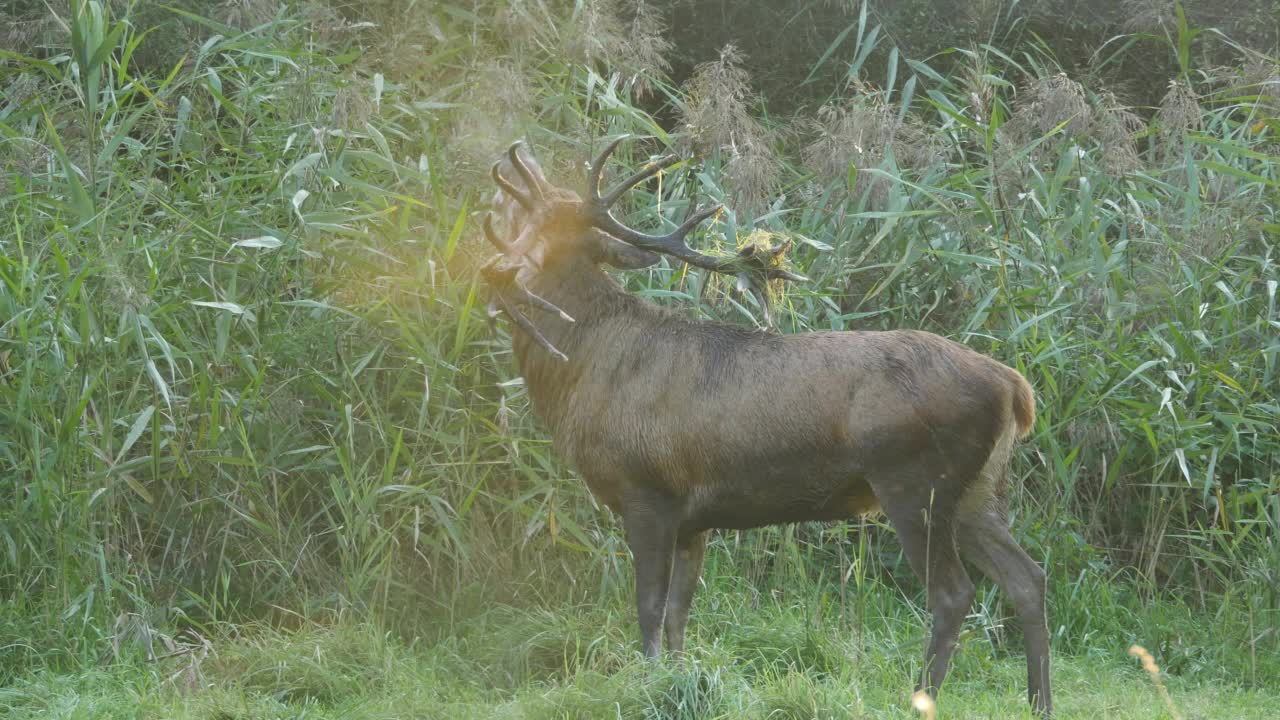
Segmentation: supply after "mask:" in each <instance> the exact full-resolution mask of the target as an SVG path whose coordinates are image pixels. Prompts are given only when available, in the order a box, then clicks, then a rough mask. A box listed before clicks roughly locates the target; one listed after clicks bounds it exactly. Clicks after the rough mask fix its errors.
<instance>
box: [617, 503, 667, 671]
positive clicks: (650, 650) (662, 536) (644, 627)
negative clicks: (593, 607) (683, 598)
mask: <svg viewBox="0 0 1280 720" xmlns="http://www.w3.org/2000/svg"><path fill="white" fill-rule="evenodd" d="M671 505H672V504H671V503H667V502H664V499H663V498H659V497H644V498H628V499H627V500H624V501H623V512H622V524H623V527H624V528H625V529H626V531H627V545H628V546H630V548H631V557H632V562H633V563H634V565H635V575H636V610H637V613H638V615H639V619H640V636H641V638H643V642H644V654H645V657H649V658H656V657H658V656H659V655H661V654H662V624H663V617H664V616H665V614H666V608H667V594H668V590H669V588H670V586H671V566H672V562H673V557H672V556H673V555H674V553H675V545H676V530H677V511H676V510H675V509H674V508H673V507H671Z"/></svg>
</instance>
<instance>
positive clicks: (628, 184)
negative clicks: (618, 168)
mask: <svg viewBox="0 0 1280 720" xmlns="http://www.w3.org/2000/svg"><path fill="white" fill-rule="evenodd" d="M678 162H680V156H678V155H666V156H664V157H661V158H658V159H657V160H654V161H653V162H651V163H649V164H648V165H645V166H644V167H643V168H641V169H640V170H639V172H637V173H636V174H634V175H632V176H631V177H629V178H627V179H626V180H623V181H622V182H621V183H618V185H617V187H615V188H614V189H613V190H610V191H609V194H608V195H605V196H604V197H603V198H601V199H600V202H601V203H603V204H604V205H605V207H613V206H614V204H615V203H617V202H618V199H619V198H621V197H622V194H623V193H625V192H626V191H628V190H630V189H631V188H633V187H635V186H637V185H639V184H640V183H642V182H644V181H645V180H648V179H649V178H651V177H653V176H654V175H657V174H658V173H660V172H662V171H663V170H666V169H667V168H669V167H671V166H672V165H675V164H676V163H678Z"/></svg>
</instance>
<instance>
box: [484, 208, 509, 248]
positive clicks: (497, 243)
mask: <svg viewBox="0 0 1280 720" xmlns="http://www.w3.org/2000/svg"><path fill="white" fill-rule="evenodd" d="M484 236H485V237H486V238H489V242H491V243H493V246H494V247H496V248H498V250H500V251H502V252H503V253H504V254H505V253H508V252H511V243H509V242H507V241H506V240H505V239H503V238H501V237H498V233H497V231H495V230H494V229H493V213H491V212H490V213H485V216H484Z"/></svg>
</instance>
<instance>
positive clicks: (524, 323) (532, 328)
mask: <svg viewBox="0 0 1280 720" xmlns="http://www.w3.org/2000/svg"><path fill="white" fill-rule="evenodd" d="M494 300H496V301H497V303H498V306H499V307H501V308H502V311H503V312H505V313H506V314H507V317H509V318H511V321H512V322H514V323H515V324H516V325H518V326H519V327H520V329H521V330H523V331H524V332H525V334H526V335H528V336H529V337H531V338H533V341H534V342H536V343H538V344H539V345H541V346H542V347H543V349H545V350H546V351H547V352H549V353H551V355H552V356H553V357H555V358H556V359H557V360H559V361H560V362H569V356H568V355H565V354H564V353H562V352H560V351H559V350H557V349H556V346H555V345H552V344H551V341H550V340H548V339H547V336H546V335H543V334H542V331H541V330H539V329H538V326H537V325H534V324H533V323H532V322H531V321H530V320H529V318H527V317H525V316H524V314H522V313H521V312H520V311H519V310H516V309H515V308H514V307H512V306H511V303H509V302H507V299H506V298H505V297H503V295H502V293H501V292H497V293H494Z"/></svg>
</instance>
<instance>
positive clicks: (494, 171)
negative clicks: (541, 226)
mask: <svg viewBox="0 0 1280 720" xmlns="http://www.w3.org/2000/svg"><path fill="white" fill-rule="evenodd" d="M500 165H502V161H498V162H496V163H494V164H493V167H491V168H489V175H490V177H492V178H493V181H494V182H495V183H497V184H498V187H500V188H502V192H504V193H506V194H508V195H510V196H511V197H513V198H515V201H516V202H518V203H520V206H521V207H523V208H524V209H525V210H527V211H529V212H533V200H532V199H530V198H529V197H526V196H525V194H524V193H522V192H520V191H519V190H517V189H516V186H515V185H512V184H511V183H510V182H508V181H507V179H506V178H504V177H502V171H501V170H499V169H498V167H499V166H500ZM526 171H527V169H526Z"/></svg>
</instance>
